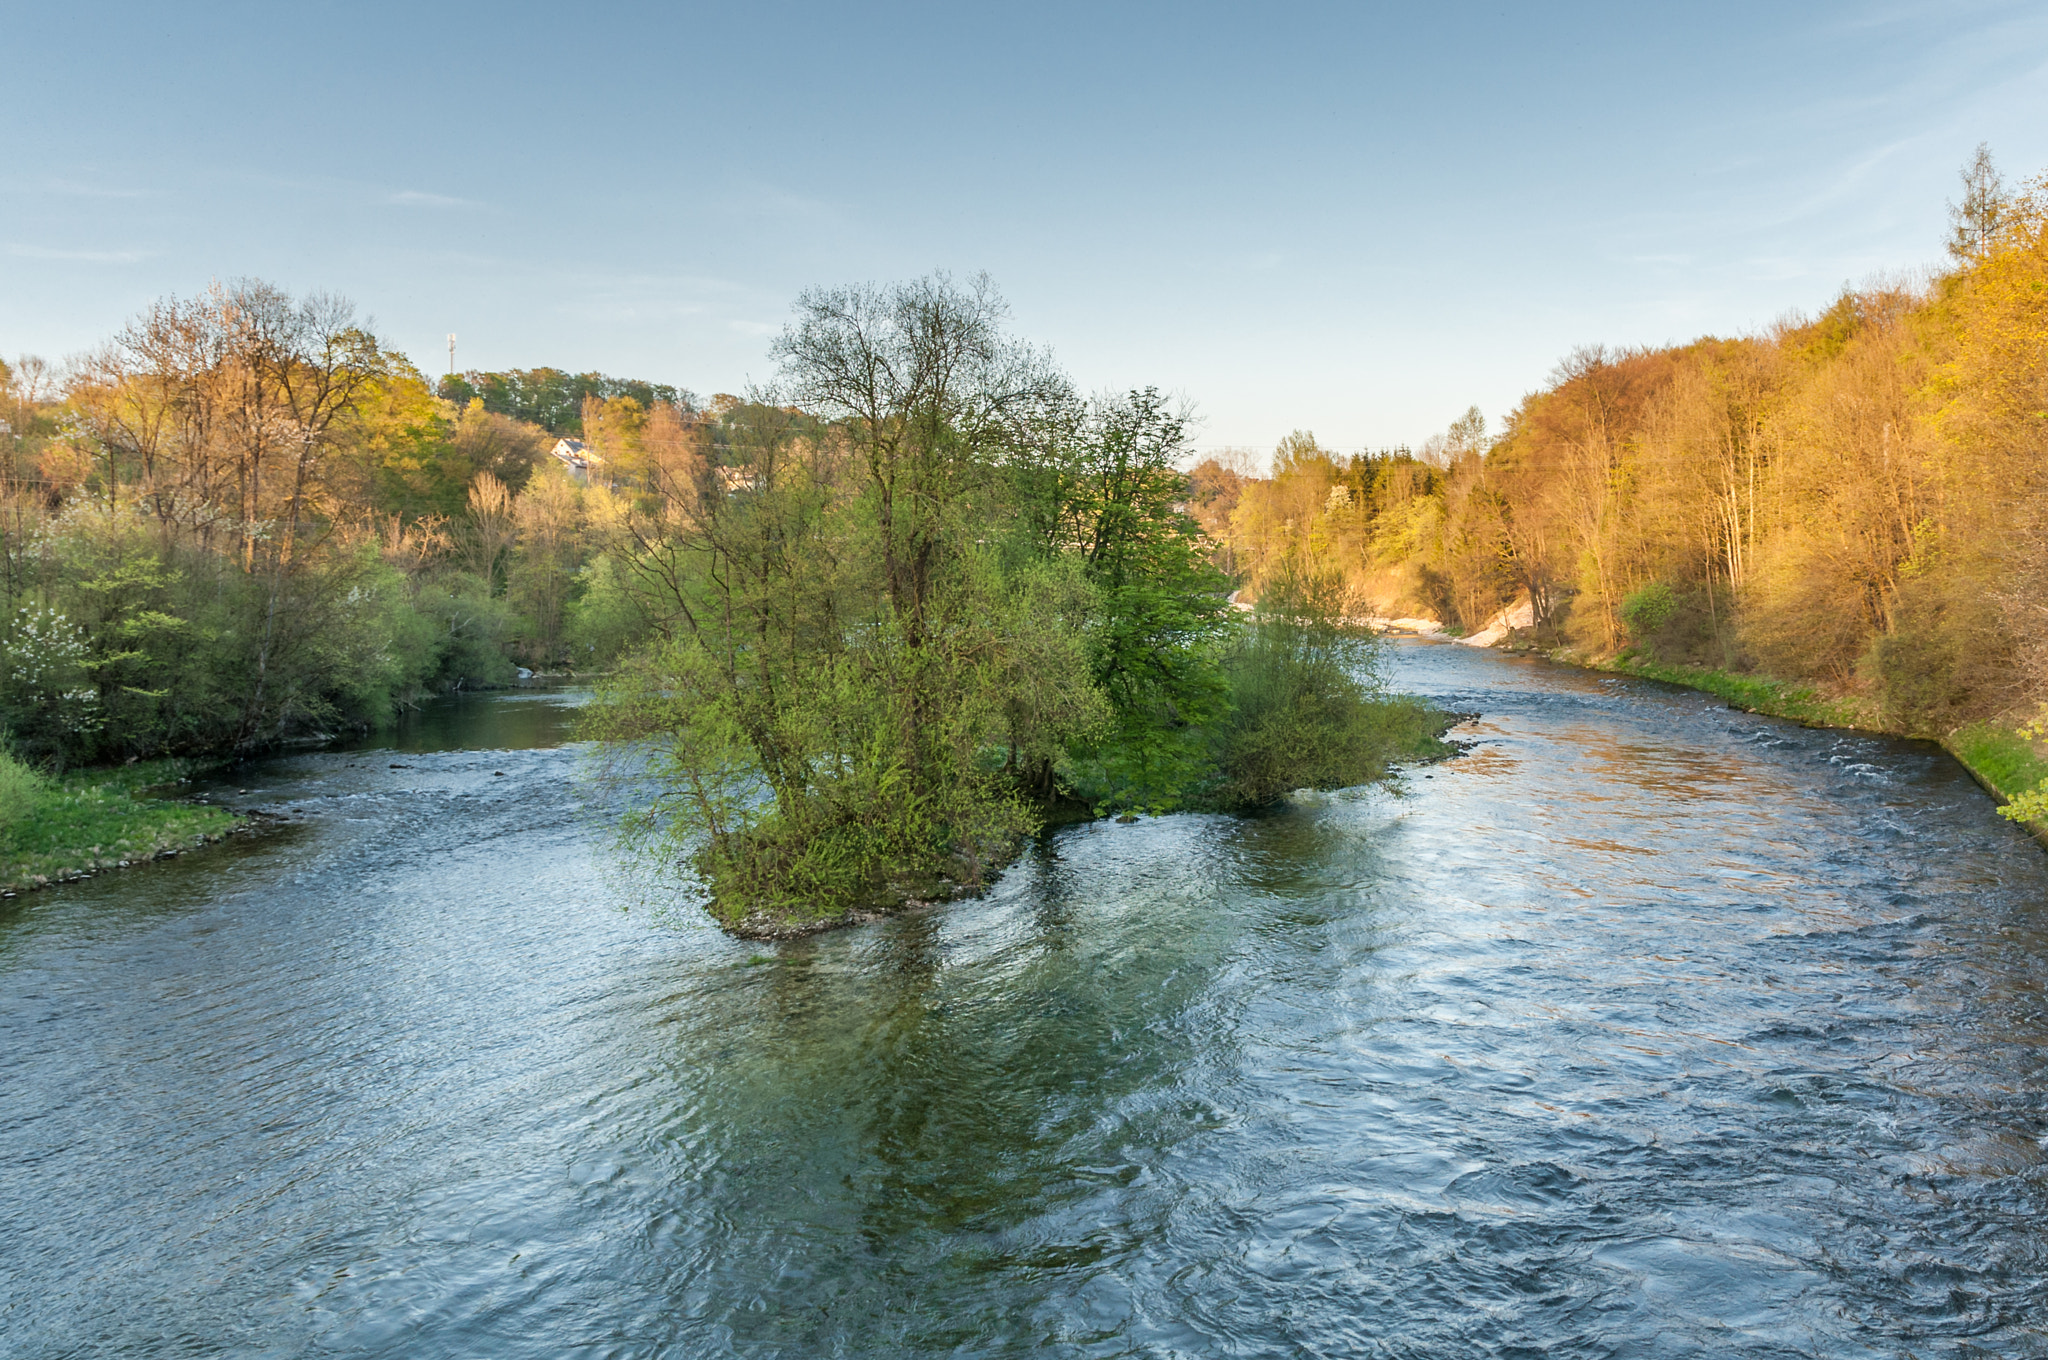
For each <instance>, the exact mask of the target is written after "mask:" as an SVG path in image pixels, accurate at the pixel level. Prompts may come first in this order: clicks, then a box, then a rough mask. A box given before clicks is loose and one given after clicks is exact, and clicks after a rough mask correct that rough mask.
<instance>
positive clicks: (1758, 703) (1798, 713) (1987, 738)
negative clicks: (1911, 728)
mask: <svg viewBox="0 0 2048 1360" xmlns="http://www.w3.org/2000/svg"><path fill="white" fill-rule="evenodd" d="M1546 655H1548V656H1549V657H1550V659H1551V660H1553V661H1560V662H1563V663H1564V664H1565V665H1568V666H1576V667H1578V668H1580V669H1581V670H1593V671H1604V672H1607V673H1608V674H1611V675H1630V676H1636V677H1638V678H1640V679H1644V680H1661V681H1663V682H1664V683H1665V684H1668V685H1682V686H1684V687H1685V688H1687V689H1695V690H1699V691H1701V692H1702V693H1706V694H1711V695H1714V696H1715V697H1716V698H1719V699H1724V700H1726V701H1727V702H1728V705H1729V707H1731V708H1738V709H1741V710H1742V711H1743V712H1745V713H1761V714H1764V715H1765V716H1767V717H1773V718H1790V719H1791V720H1792V721H1794V722H1797V723H1803V724H1804V725H1806V726H1808V727H1838V728H1844V729H1847V730H1849V731H1856V732H1878V733H1882V734H1884V735H1886V736H1894V737H1919V738H1923V739H1925V740H1931V741H1933V742H1935V743H1936V744H1938V745H1939V746H1940V747H1941V748H1942V749H1943V750H1944V751H1947V752H1948V753H1949V754H1950V755H1951V756H1953V757H1955V760H1956V763H1957V764H1958V765H1961V766H1962V767H1963V770H1964V772H1965V773H1967V774H1968V775H1969V776H1970V778H1971V779H1973V780H1975V781H1976V782H1977V784H1978V785H1979V786H1980V787H1982V788H1983V790H1984V791H1985V792H1986V793H1988V794H1990V795H1991V796H1992V797H1993V798H1994V799H1996V800H1997V801H1998V803H1999V804H2000V806H2004V805H2005V804H2008V803H2011V802H2012V801H2013V800H2014V799H2017V798H2020V797H2022V796H2024V795H2026V794H2028V793H2030V792H2032V791H2034V790H2037V789H2040V788H2041V787H2042V785H2043V781H2048V758H2044V757H2043V756H2042V755H2041V754H2040V752H2039V750H2038V749H2037V748H2036V746H2035V744H2034V743H2033V742H2032V741H2030V740H2028V738H2027V736H2026V734H2025V733H2024V732H2021V731H2020V730H2018V729H2017V728H2011V727H2004V726H2000V725H1998V724H1996V723H1971V724H1969V725H1968V726H1965V727H1959V728H1957V729H1956V730H1955V731H1953V732H1949V733H1946V734H1940V735H1930V734H1927V733H1923V732H1906V731H1901V730H1900V729H1899V728H1897V727H1895V726H1891V725H1888V724H1886V723H1885V722H1884V721H1883V720H1882V718H1881V716H1880V715H1879V714H1878V713H1877V711H1876V710H1875V709H1873V708H1872V707H1871V706H1870V705H1869V704H1868V703H1867V702H1865V701H1862V700H1858V699H1855V698H1850V697H1841V696H1829V695H1826V694H1823V693H1821V692H1820V690H1818V689H1817V688H1815V687H1814V686H1813V685H1811V684H1807V683H1802V682H1797V681H1789V680H1778V679H1774V678H1772V677H1770V676H1762V675H1739V674H1737V673H1735V672H1733V671H1724V670H1715V669H1713V668H1712V667H1708V666H1672V665H1667V664H1665V663H1663V662H1657V661H1646V660H1643V659H1641V658H1638V657H1632V656H1628V655H1627V654H1625V653H1624V654H1623V655H1621V656H1615V657H1592V656H1587V655H1585V654H1583V653H1579V652H1574V651H1572V650H1570V649H1569V648H1558V649H1556V650H1555V651H1551V652H1548V653H1546ZM2015 820H2018V819H2015ZM2019 824H2020V825H2021V826H2023V827H2025V828H2026V829H2027V830H2028V831H2029V832H2031V833H2032V834H2033V836H2034V838H2035V839H2036V840H2037V841H2039V842H2041V845H2042V847H2043V848H2044V849H2048V820H2040V819H2036V820H2020V823H2019Z"/></svg>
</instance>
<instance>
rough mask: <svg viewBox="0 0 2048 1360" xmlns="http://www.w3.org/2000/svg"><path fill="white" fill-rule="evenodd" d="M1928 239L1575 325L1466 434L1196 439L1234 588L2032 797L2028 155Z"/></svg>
mask: <svg viewBox="0 0 2048 1360" xmlns="http://www.w3.org/2000/svg"><path fill="white" fill-rule="evenodd" d="M1963 187H1964V193H1963V196H1962V200H1961V202H1959V203H1958V204H1956V205H1954V207H1953V210H1952V216H1953V225H1954V234H1953V237H1952V239H1951V241H1950V243H1949V253H1950V264H1949V267H1947V268H1946V269H1944V270H1942V271H1940V272H1936V273H1933V274H1931V275H1930V276H1928V277H1925V278H1922V279H1915V280H1906V279H1900V280H1893V281H1886V282H1880V283H1877V284H1873V285H1870V286H1867V287H1864V288H1858V289H1849V290H1845V291H1844V292H1843V293H1842V295H1841V296H1840V297H1839V298H1838V299H1837V300H1836V301H1835V303H1834V304H1833V305H1832V306H1830V307H1829V308H1828V309H1827V310H1826V311H1825V312H1824V313H1822V314H1821V315H1820V316H1818V317H1812V318H1803V317H1791V318H1788V319H1786V320H1784V321H1782V322H1780V323H1779V324H1777V325H1775V326H1773V327H1771V328H1770V329H1768V330H1767V331H1765V332H1763V333H1762V334H1758V335H1750V336H1742V337H1737V338H1733V339H1718V338H1712V337H1708V338H1703V339H1699V340H1695V341H1693V342H1691V343H1689V344H1684V345H1674V346H1667V347H1661V348H1643V349H1630V350H1612V349H1605V348H1590V349H1581V350H1579V351H1576V352H1575V353H1573V354H1572V355H1571V356H1570V357H1569V358H1567V359H1566V360H1565V361H1564V362H1563V363H1562V364H1560V365H1559V366H1558V368H1557V370H1556V372H1555V373H1554V374H1553V375H1552V377H1551V380H1550V382H1549V383H1548V384H1547V385H1546V386H1545V387H1543V388H1541V389H1540V390H1538V391H1536V392H1533V393H1531V394H1530V395H1529V396H1527V397H1525V398H1524V399H1523V401H1522V403H1521V404H1520V406H1519V407H1518V408H1517V409H1516V410H1515V411H1514V412H1513V414H1512V415H1511V416H1510V417H1509V418H1508V419H1507V421H1506V424H1505V429H1503V430H1502V431H1501V432H1499V433H1498V434H1497V435H1495V436H1493V437H1489V435H1488V432H1487V428H1486V423H1485V421H1484V420H1483V419H1482V418H1481V416H1480V414H1479V412H1477V411H1476V410H1474V411H1472V412H1469V413H1468V414H1467V415H1466V417H1464V418H1463V419H1461V420H1459V421H1458V422H1457V423H1455V424H1454V425H1452V426H1451V428H1450V429H1449V430H1448V431H1447V432H1446V433H1445V434H1443V435H1441V436H1438V437H1436V438H1434V439H1432V440H1431V441H1430V442H1429V444H1428V445H1426V446H1425V447H1424V448H1422V449H1420V450H1409V449H1394V450H1388V451H1386V452H1384V453H1379V454H1371V455H1363V456H1352V457H1344V458H1340V457H1338V456H1336V455H1333V454H1331V453H1328V452H1326V451H1325V450H1323V449H1321V448H1320V447H1318V446H1317V444H1316V443H1315V440H1314V439H1313V437H1312V436H1309V435H1306V434H1297V435H1295V436H1292V437H1290V438H1289V439H1288V440H1286V441H1285V442H1283V443H1282V444H1281V446H1280V448H1279V449H1278V451H1277V453H1276V454H1275V457H1274V460H1273V463H1272V466H1271V472H1270V475H1268V476H1261V477H1254V476H1248V475H1247V474H1246V464H1247V462H1248V460H1246V459H1231V458H1216V459H1211V460H1209V461H1208V462H1206V463H1205V464H1203V465H1202V466H1201V467H1199V468H1197V469H1196V470H1195V474H1194V484H1195V492H1194V506H1193V508H1194V511H1195V513H1196V514H1197V515H1198V516H1199V517H1200V519H1201V520H1202V523H1203V524H1204V526H1205V528H1206V529H1207V531H1208V533H1209V535H1210V536H1211V537H1212V538H1213V539H1214V540H1215V541H1216V542H1217V543H1218V544H1220V545H1221V554H1222V560H1223V561H1224V562H1225V563H1226V565H1228V566H1229V567H1230V568H1231V569H1232V570H1233V571H1234V572H1236V573H1237V574H1238V575H1239V577H1240V578H1241V579H1243V580H1244V581H1245V582H1246V583H1247V587H1248V589H1249V590H1251V591H1253V592H1256V591H1257V590H1259V589H1261V588H1263V586H1264V585H1265V583H1267V582H1269V581H1275V580H1284V579H1289V578H1292V577H1294V576H1298V575H1300V574H1302V573H1321V574H1323V575H1325V576H1328V577H1329V578H1331V579H1333V580H1335V581H1338V582H1341V586H1340V588H1341V590H1342V592H1343V594H1344V596H1345V608H1346V609H1347V610H1349V611H1350V612H1353V613H1362V614H1363V613H1369V614H1379V615H1403V614H1429V615H1432V616H1434V617H1436V618H1438V619H1441V620H1443V621H1444V622H1445V623H1446V624H1447V625H1450V626H1451V627H1453V628H1454V629H1459V630H1463V631H1466V632H1471V631H1475V630H1477V629H1479V628H1480V627H1482V626H1483V625H1484V624H1485V623H1486V622H1487V621H1488V620H1490V619H1492V618H1493V617H1494V616H1495V615H1496V614H1497V613H1498V612H1499V611H1501V610H1502V609H1503V608H1504V607H1505V606H1507V605H1509V604H1511V603H1514V602H1518V601H1526V602H1527V603H1528V604H1529V606H1530V610H1531V614H1532V616H1533V623H1532V626H1531V627H1530V628H1529V629H1528V630H1527V631H1526V633H1525V634H1524V635H1523V636H1522V638H1521V639H1520V641H1521V642H1522V643H1523V644H1524V645H1532V646H1536V647H1539V648H1541V649H1544V650H1547V651H1550V652H1552V653H1553V654H1555V655H1557V656H1559V657H1560V658H1562V659H1566V660H1572V661H1576V662H1578V663H1580V664H1592V665H1597V666H1601V667H1605V668H1609V669H1613V670H1619V671H1624V672H1627V673H1631V674H1637V675H1644V676H1648V677H1651V678H1655V679H1660V680H1668V681H1673V682H1675V683H1679V684H1686V685H1692V686H1695V687H1698V688H1703V689H1707V690H1710V691H1712V692H1714V693H1716V694H1719V695H1721V696H1722V697H1724V698H1726V699H1728V700H1729V702H1731V703H1734V704H1737V705H1739V706H1742V707H1745V708H1752V709H1757V710H1759V711H1764V712H1770V713H1777V714H1781V715H1784V716H1788V717H1793V718H1797V719H1799V720H1801V721H1806V722H1814V723H1822V724H1831V725H1848V726H1861V727H1870V728H1876V729H1881V730H1887V731H1893V732H1900V733H1906V734H1910V735H1914V736H1922V737H1929V738H1934V739H1937V740H1940V741H1942V742H1944V743H1945V744H1946V745H1947V746H1948V747H1949V749H1950V750H1951V751H1953V752H1955V753H1956V754H1957V755H1958V756H1959V757H1960V758H1962V760H1963V761H1964V763H1965V764H1966V765H1968V766H1969V767H1970V768H1971V769H1972V770H1973V771H1974V772H1975V773H1976V774H1977V775H1978V777H1979V778H1980V779H1981V780H1983V781H1984V782H1985V783H1987V784H1989V785H1990V786H1991V787H1992V788H1994V789H1995V790H1996V791H1998V792H1999V793H2000V794H2002V795H2003V796H2005V797H2007V798H2008V799H2009V800H2010V801H2009V802H2008V804H2007V806H2006V807H2005V808H2004V809H2003V811H2004V812H2005V813H2006V814H2007V815H2009V816H2011V817H2013V818H2015V819H2016V820H2030V821H2031V822H2032V823H2033V824H2034V825H2035V826H2036V828H2037V829H2042V828H2043V827H2044V825H2048V743H2044V738H2048V727H2044V724H2043V719H2044V718H2048V707H2044V706H2043V700H2044V698H2048V179H2040V180H2036V181H2034V182H2033V183H2031V184H2029V185H2026V186H2023V187H2022V188H2020V189H2019V190H2017V191H2009V190H2007V189H2006V188H2005V186H2004V185H2003V184H2002V182H2001V180H2000V177H1999V176H1998V174H1997V172H1996V170H1995V168H1994V167H1993V165H1992V162H1991V159H1990V156H1989V153H1988V152H1986V151H1983V150H1980V151H1979V153H1978V155H1977V157H1976V159H1975V160H1974V161H1973V163H1972V164H1971V165H1970V166H1969V167H1968V169H1967V170H1966V172H1965V174H1964V186H1963Z"/></svg>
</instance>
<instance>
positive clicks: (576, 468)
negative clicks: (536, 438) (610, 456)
mask: <svg viewBox="0 0 2048 1360" xmlns="http://www.w3.org/2000/svg"><path fill="white" fill-rule="evenodd" d="M549 452H551V453H553V454H554V455H555V457H557V458H559V459H561V460H562V465H563V466H564V467H566V468H568V469H569V475H570V476H572V477H574V478H575V479H576V480H577V481H579V482H581V481H586V480H588V479H589V477H590V470H591V469H592V468H594V467H603V466H604V459H602V458H600V457H598V456H597V455H596V454H594V453H592V452H591V451H590V446H589V445H588V444H585V443H584V442H583V441H582V440H580V439H557V440H556V441H555V447H554V448H553V449H551V450H549Z"/></svg>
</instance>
